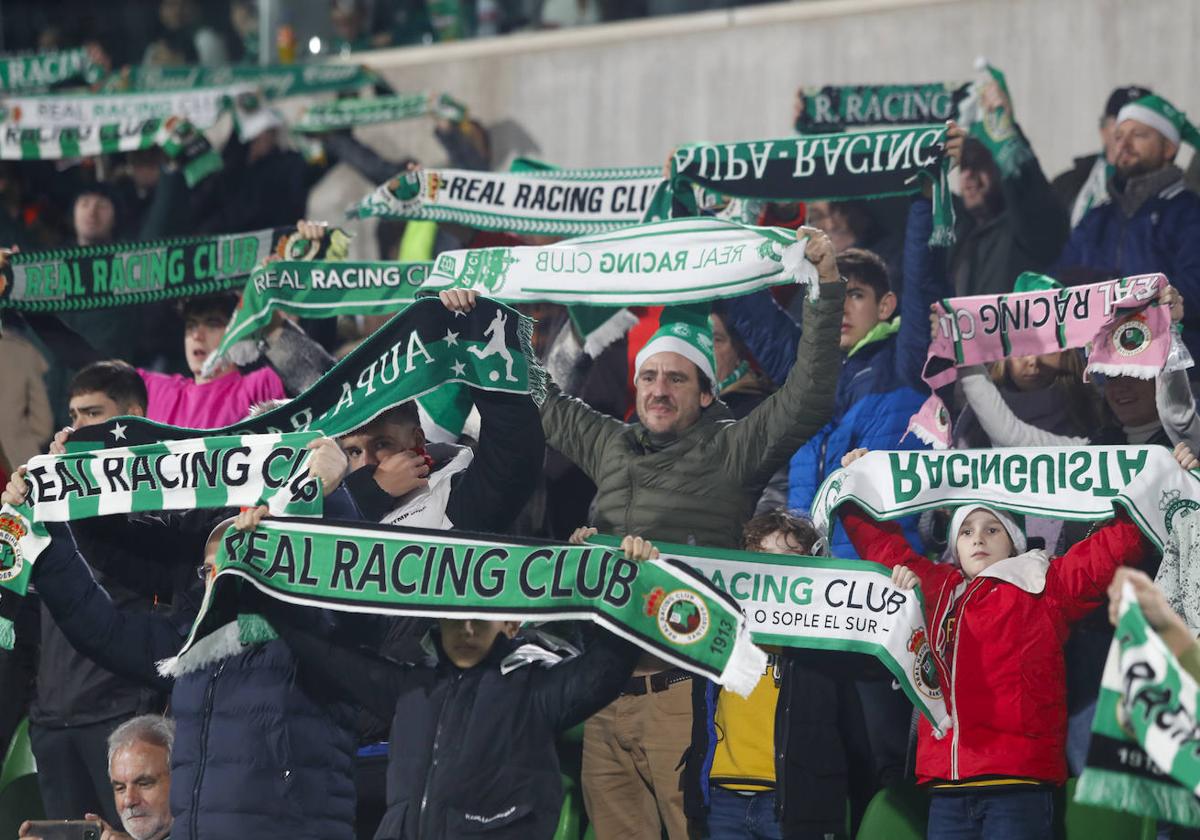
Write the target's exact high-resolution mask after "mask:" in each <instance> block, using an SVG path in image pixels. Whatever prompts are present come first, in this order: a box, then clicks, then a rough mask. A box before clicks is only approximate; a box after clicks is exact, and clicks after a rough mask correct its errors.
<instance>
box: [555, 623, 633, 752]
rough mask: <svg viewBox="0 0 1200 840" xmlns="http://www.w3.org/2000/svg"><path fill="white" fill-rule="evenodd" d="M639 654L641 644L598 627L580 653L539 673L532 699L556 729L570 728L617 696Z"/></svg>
mask: <svg viewBox="0 0 1200 840" xmlns="http://www.w3.org/2000/svg"><path fill="white" fill-rule="evenodd" d="M640 655H641V649H640V648H638V647H637V646H635V645H633V644H631V643H629V642H627V641H625V640H624V639H621V638H618V637H617V636H614V635H613V634H612V633H610V632H608V631H607V630H603V629H601V630H599V632H597V633H596V635H595V638H594V639H593V640H592V643H591V644H590V645H588V647H587V649H586V650H585V651H584V652H583V653H582V654H581V655H580V656H577V657H575V658H574V659H568V660H567V661H566V662H563V663H560V664H558V665H555V666H554V667H552V668H548V669H545V670H544V671H540V672H539V673H538V680H537V682H536V683H535V684H534V695H533V697H534V702H535V703H537V704H538V707H539V710H540V711H541V713H542V715H543V716H544V717H545V718H546V719H547V720H549V721H551V723H552V725H553V726H554V727H555V728H556V729H558V730H563V729H570V728H571V727H572V726H574V725H575V724H577V723H582V722H583V721H585V720H587V719H588V718H589V717H591V716H592V715H594V714H595V713H596V712H598V711H600V710H601V709H603V708H604V707H605V706H607V705H608V704H609V703H611V702H612V701H613V700H615V699H616V698H617V695H618V694H620V692H621V687H622V686H624V685H625V683H626V682H627V681H628V680H629V676H630V674H632V673H633V668H634V666H635V665H636V664H637V661H638V657H639V656H640Z"/></svg>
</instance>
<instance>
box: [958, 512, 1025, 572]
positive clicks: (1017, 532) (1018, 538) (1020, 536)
mask: <svg viewBox="0 0 1200 840" xmlns="http://www.w3.org/2000/svg"><path fill="white" fill-rule="evenodd" d="M977 510H984V511H987V512H988V513H990V514H992V516H994V517H996V518H997V519H999V520H1000V524H1001V525H1003V526H1004V530H1005V531H1007V532H1008V537H1009V539H1011V540H1012V544H1013V548H1014V549H1016V552H1017V554H1024V553H1025V549H1026V547H1027V545H1028V543H1027V542H1026V541H1025V532H1024V531H1022V530H1021V527H1020V525H1018V524H1017V520H1016V519H1015V518H1014V515H1013V514H1011V513H1009V512H1008V511H1006V510H997V509H996V508H994V507H988V506H987V505H963V506H962V507H960V508H958V509H957V510H956V511H954V516H953V517H952V518H951V519H950V528H949V530H948V532H947V538H948V541H949V543H950V556H951V557H953V558H954V562H956V563H961V562H962V560H960V559H959V556H958V529H959V528H961V527H962V524H963V522H964V521H965V520H966V518H967V517H968V516H970V515H971V513H973V512H974V511H977Z"/></svg>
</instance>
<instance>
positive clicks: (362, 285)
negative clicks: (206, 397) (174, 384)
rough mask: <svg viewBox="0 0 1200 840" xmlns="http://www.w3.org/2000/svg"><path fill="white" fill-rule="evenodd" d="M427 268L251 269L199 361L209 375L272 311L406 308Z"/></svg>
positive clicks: (283, 265) (302, 264)
mask: <svg viewBox="0 0 1200 840" xmlns="http://www.w3.org/2000/svg"><path fill="white" fill-rule="evenodd" d="M429 266H430V264H429V263H424V262H417V263H394V262H344V261H336V262H330V261H326V260H323V261H319V262H316V261H307V260H277V261H273V262H268V263H266V264H264V265H261V266H259V267H258V268H256V269H254V271H253V272H252V273H251V274H250V279H249V280H248V281H247V283H246V285H245V287H244V288H243V289H242V299H241V300H240V301H239V302H238V307H237V309H235V310H234V313H233V317H232V318H231V319H230V321H229V325H228V326H227V327H226V328H225V335H224V336H222V338H221V343H220V344H219V345H218V346H217V349H216V350H215V351H214V352H213V353H212V354H211V355H210V356H209V357H208V358H207V359H205V360H204V371H203V373H205V375H207V374H208V373H211V372H212V371H213V370H214V369H215V368H216V366H217V365H218V363H219V362H220V361H221V360H222V359H223V358H225V356H226V355H227V354H228V353H229V349H230V348H231V347H232V346H233V345H234V344H236V343H237V342H239V341H243V340H245V339H248V338H251V337H253V336H254V335H256V334H258V333H259V332H261V331H262V330H263V329H264V328H265V327H266V326H267V325H268V324H270V322H271V316H272V314H273V313H274V312H275V311H276V310H279V311H281V312H287V313H290V314H292V315H300V316H302V317H305V318H334V317H337V316H339V315H382V314H387V313H391V312H395V311H397V310H399V309H403V308H404V307H405V306H407V305H408V304H410V303H412V301H413V299H414V298H415V295H416V292H417V290H418V289H420V288H421V284H422V283H424V282H425V278H426V276H427V275H428V273H429Z"/></svg>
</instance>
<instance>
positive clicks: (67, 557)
mask: <svg viewBox="0 0 1200 840" xmlns="http://www.w3.org/2000/svg"><path fill="white" fill-rule="evenodd" d="M47 530H49V531H50V533H51V535H52V537H53V539H52V540H51V542H50V545H49V547H47V549H46V550H45V551H44V552H42V554H41V556H40V557H38V560H37V562H36V563H35V564H34V566H33V585H34V586H35V587H37V591H38V593H39V594H40V595H41V597H42V603H43V604H45V605H46V607H47V609H49V610H50V614H51V615H52V616H53V617H54V620H55V622H56V623H57V624H58V626H59V627H60V628H61V629H62V631H63V633H64V634H65V635H66V637H67V639H69V640H70V642H71V644H72V645H74V646H75V647H76V648H77V649H78V650H79V651H80V652H81V653H83V654H84V655H86V656H88V657H89V658H91V659H93V660H95V661H96V662H97V663H98V664H99V665H101V666H102V667H104V668H107V669H108V670H109V671H112V672H113V673H115V674H119V675H121V676H123V677H126V678H127V679H131V680H136V681H137V682H141V683H145V684H147V685H150V686H153V687H154V688H155V689H156V690H159V691H166V690H169V689H170V686H171V681H170V680H168V679H165V678H163V677H162V676H160V675H159V673H158V670H157V668H156V667H155V663H157V662H158V661H159V660H160V659H166V658H168V657H171V656H174V655H175V654H177V653H178V652H179V648H180V647H182V646H183V642H184V639H185V638H186V637H187V629H188V626H189V625H190V623H191V621H190V618H191V617H190V616H187V615H183V614H182V613H178V612H177V613H175V614H173V616H171V617H168V616H166V615H163V614H162V613H154V612H125V611H122V610H119V609H117V608H116V606H114V605H113V602H112V599H111V598H109V596H108V593H107V592H105V591H104V589H103V588H102V587H101V586H100V584H98V583H96V579H95V578H94V577H92V571H91V569H89V568H88V565H87V563H86V562H85V561H84V559H83V556H82V555H81V554H80V553H79V549H78V547H77V546H76V545H75V538H74V536H73V535H72V534H71V531H70V529H69V528H68V527H67V526H65V525H62V524H58V523H48V524H47Z"/></svg>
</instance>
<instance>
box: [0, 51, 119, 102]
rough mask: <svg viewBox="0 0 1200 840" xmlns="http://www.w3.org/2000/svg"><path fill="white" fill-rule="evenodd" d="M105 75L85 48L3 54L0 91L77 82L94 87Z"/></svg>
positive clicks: (1, 58) (0, 64) (0, 63)
mask: <svg viewBox="0 0 1200 840" xmlns="http://www.w3.org/2000/svg"><path fill="white" fill-rule="evenodd" d="M103 75H104V69H103V68H102V67H101V66H100V65H98V64H96V63H95V62H93V61H92V57H91V53H90V52H89V50H88V49H87V48H86V47H77V48H75V49H70V50H49V51H46V52H38V53H29V54H28V55H0V92H5V91H14V90H34V89H42V88H49V87H53V86H54V85H58V84H62V83H63V82H71V81H75V80H76V79H79V80H80V81H82V82H86V83H88V84H91V83H92V82H95V81H99V79H100V77H101V76H103Z"/></svg>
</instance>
